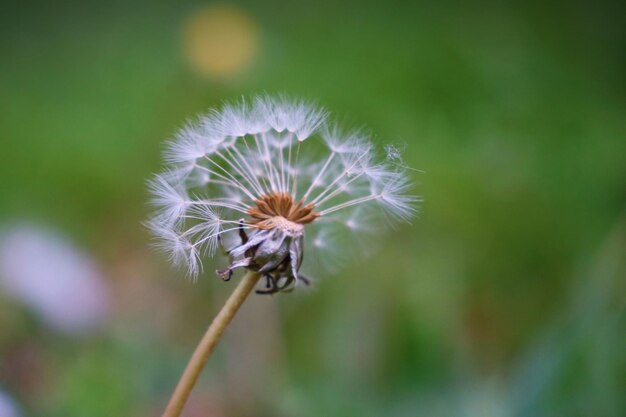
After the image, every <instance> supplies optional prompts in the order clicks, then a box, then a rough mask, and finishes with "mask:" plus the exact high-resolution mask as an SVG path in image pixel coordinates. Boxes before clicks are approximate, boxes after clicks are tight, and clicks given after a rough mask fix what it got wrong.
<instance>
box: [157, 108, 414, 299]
mask: <svg viewBox="0 0 626 417" xmlns="http://www.w3.org/2000/svg"><path fill="white" fill-rule="evenodd" d="M165 160H166V163H167V169H166V170H165V171H164V172H163V173H161V174H158V175H156V176H155V177H154V178H153V179H152V180H151V181H150V190H151V194H152V202H153V204H154V205H155V206H156V207H157V210H156V212H155V214H154V216H153V217H152V218H151V219H150V221H149V222H148V226H149V227H150V229H151V230H152V232H153V233H154V234H155V235H156V237H157V238H158V239H159V243H158V246H159V247H160V248H161V249H163V250H165V251H166V252H167V253H168V254H169V256H170V258H171V260H172V261H173V262H174V263H175V264H178V265H184V266H185V267H186V269H187V271H188V273H189V275H191V276H193V277H196V276H197V275H198V274H199V272H200V271H201V269H202V262H201V258H202V257H203V256H212V255H214V254H215V252H216V251H217V250H218V248H220V249H222V250H223V252H224V253H225V255H226V256H228V258H229V261H230V263H229V265H228V267H227V268H225V269H223V270H219V271H217V273H218V275H219V276H220V277H222V278H223V279H224V280H228V279H230V278H231V276H232V273H233V270H235V269H237V268H247V269H250V270H253V271H257V272H259V273H261V274H262V275H263V276H264V277H265V279H266V285H265V286H266V288H265V289H263V290H258V291H257V292H259V293H269V294H272V293H276V292H279V291H286V290H290V289H293V287H294V286H295V285H297V284H298V283H299V282H304V283H308V282H309V280H308V279H307V278H306V277H305V276H304V275H303V274H302V273H301V272H300V268H301V266H302V263H303V251H304V247H305V246H307V247H309V250H311V251H322V250H324V249H331V250H332V251H334V252H336V251H342V250H346V248H329V247H328V245H329V244H330V243H329V240H328V237H329V236H333V235H337V234H341V233H343V234H345V235H346V236H349V237H350V239H351V240H352V241H353V242H354V245H356V242H357V241H358V239H359V238H358V237H356V236H355V235H356V234H357V233H361V232H368V231H372V230H373V229H376V228H377V226H378V225H380V224H382V223H385V220H405V221H406V220H409V219H410V218H411V216H412V215H413V214H414V212H415V211H416V205H417V202H418V201H419V199H418V198H417V197H415V196H413V195H411V193H410V187H411V183H410V181H409V179H408V177H407V174H406V170H407V168H406V167H405V166H404V165H403V164H402V165H399V164H395V163H394V161H393V160H391V161H390V160H387V161H385V160H383V161H378V160H377V159H376V152H375V149H374V146H373V145H372V144H371V142H370V140H369V139H368V138H367V137H366V136H365V135H364V134H362V133H360V132H351V133H347V134H343V133H342V132H341V131H340V130H339V129H338V128H337V127H336V126H334V125H330V124H329V123H328V122H327V113H326V112H325V111H324V110H321V109H319V108H317V107H315V106H313V105H310V104H308V103H306V102H303V101H296V100H290V99H287V98H284V97H271V96H261V97H257V98H254V99H253V100H251V101H250V102H246V101H241V102H239V103H236V104H230V105H225V106H224V107H223V108H222V109H221V110H213V111H211V112H210V113H209V114H207V115H205V116H201V117H200V118H199V119H198V120H197V121H196V122H194V123H189V124H187V126H185V127H184V128H183V129H181V130H180V131H179V132H178V134H177V135H176V137H175V139H174V140H173V141H172V142H171V143H170V145H169V147H168V149H167V151H166V153H165ZM305 236H306V237H307V242H306V244H305V242H304V240H305ZM354 245H352V246H354ZM329 263H331V262H329Z"/></svg>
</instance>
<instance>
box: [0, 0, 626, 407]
mask: <svg viewBox="0 0 626 417" xmlns="http://www.w3.org/2000/svg"><path fill="white" fill-rule="evenodd" d="M206 7H212V9H210V10H215V8H218V9H217V10H219V7H228V8H230V9H229V10H235V13H239V14H240V15H242V16H244V17H245V18H246V19H249V20H250V21H251V22H252V23H253V25H254V26H255V27H256V28H257V32H255V35H254V36H256V37H257V38H255V41H256V45H257V47H256V49H255V54H254V56H253V58H252V60H251V61H250V62H249V63H247V64H246V65H241V67H240V68H237V71H236V72H232V73H230V72H229V73H227V74H219V75H215V74H208V73H201V71H200V72H199V71H197V70H194V68H193V67H191V66H190V64H189V58H188V56H186V55H185V49H184V47H183V46H184V39H185V38H184V36H183V33H184V29H183V28H184V27H185V24H186V22H188V21H189V20H188V19H190V18H192V17H193V16H194V15H196V14H197V13H199V12H200V11H202V10H205V8H206ZM2 9H3V12H2V13H0V145H1V146H0V226H2V225H11V224H13V223H15V222H19V221H28V222H34V223H36V224H41V225H45V227H50V228H54V229H55V230H58V231H60V232H62V233H64V234H65V235H66V236H68V238H69V239H71V240H72V241H73V242H75V244H76V245H78V246H79V247H81V248H82V249H83V250H85V251H88V252H89V253H90V254H91V256H93V257H94V259H96V261H97V262H98V264H99V265H101V268H102V269H103V271H104V272H105V274H106V277H107V285H108V287H109V289H110V291H111V293H112V294H113V297H112V298H111V299H112V306H113V307H112V311H113V313H112V314H111V317H110V319H109V321H108V322H107V324H106V326H104V327H103V328H100V329H98V330H97V331H94V332H93V333H92V334H90V335H88V336H84V337H80V338H73V337H68V336H66V335H62V334H58V333H55V332H54V331H52V330H50V329H48V328H46V326H44V325H43V324H42V323H41V322H40V321H38V319H37V318H36V317H34V316H33V315H32V314H31V313H30V312H29V311H28V310H27V309H26V308H24V307H23V306H21V305H20V303H19V302H16V301H14V300H10V299H8V298H7V297H3V296H2V294H0V315H1V316H3V318H2V319H0V323H2V325H1V326H0V388H2V389H3V390H5V391H6V392H8V393H10V394H11V395H12V396H13V398H14V399H15V401H16V402H17V403H18V404H19V406H20V408H21V409H22V410H23V414H24V415H25V416H27V415H33V416H65V417H71V416H86V415H89V416H113V415H118V416H122V415H123V416H148V415H158V414H159V413H160V411H161V409H162V407H163V405H164V403H165V402H166V400H167V398H168V395H169V394H170V392H171V389H172V388H173V385H174V383H175V381H176V380H177V378H178V376H179V374H180V372H181V370H182V368H183V367H184V364H185V363H186V360H187V358H188V355H189V354H190V352H191V350H192V349H193V347H194V346H195V343H196V342H197V340H198V339H199V337H200V335H201V333H202V331H203V329H204V327H205V326H206V325H207V323H208V322H209V321H210V319H211V317H212V316H213V314H214V312H215V311H216V310H217V309H218V308H219V306H220V304H221V302H222V300H223V299H224V297H225V296H226V294H227V293H228V291H230V289H231V286H232V285H228V284H224V283H222V282H220V281H219V280H217V279H215V277H214V276H213V275H212V274H211V273H207V274H205V276H203V277H202V278H201V279H200V280H199V282H198V283H197V284H192V283H190V282H189V281H186V280H184V279H182V277H179V275H181V274H180V271H175V270H172V269H171V268H170V267H169V266H168V265H167V264H166V262H165V260H164V259H162V257H160V256H159V255H157V254H154V253H152V252H151V251H150V249H149V248H148V242H149V238H150V237H149V235H148V234H147V232H146V231H145V230H144V229H143V228H142V227H141V221H142V220H144V219H145V218H146V216H147V212H148V207H147V205H146V201H147V199H148V195H147V192H146V187H145V182H146V180H147V178H149V176H150V175H151V173H153V172H155V171H157V170H159V169H160V166H161V160H160V154H161V151H162V150H163V145H164V141H165V140H166V139H168V138H169V137H170V136H171V135H172V134H173V133H174V132H175V130H176V129H177V128H178V127H180V126H181V125H182V124H183V122H184V121H185V120H186V119H187V118H189V117H191V116H193V115H195V114H197V113H200V112H203V111H206V110H207V109H209V108H211V107H213V106H217V105H219V104H220V103H221V102H222V101H223V100H224V99H233V98H236V97H239V96H241V95H246V96H249V95H251V94H254V93H259V92H270V93H275V92H284V93H288V94H289V95H292V96H296V97H304V98H310V99H314V100H316V101H317V102H319V103H320V104H322V105H324V106H325V107H326V108H328V109H330V110H331V111H332V113H333V115H334V117H336V119H337V120H340V121H342V122H343V123H345V124H347V125H348V126H355V127H360V126H366V127H367V128H368V129H370V130H371V131H372V132H374V137H375V140H376V141H378V142H380V143H386V142H391V143H395V144H397V145H399V146H401V147H403V148H404V149H405V152H404V157H405V161H406V163H407V164H408V165H410V166H412V167H416V168H419V169H421V170H423V171H424V172H423V173H417V172H416V173H415V181H416V183H417V187H416V192H417V193H419V194H421V195H422V196H423V197H424V199H425V202H424V203H423V205H422V210H421V215H420V217H419V218H418V219H416V220H415V221H414V222H413V225H412V226H410V227H405V226H403V227H401V228H398V229H396V230H393V231H391V232H390V233H389V234H388V235H387V236H383V237H381V238H380V239H381V241H382V243H383V245H381V246H382V247H383V249H382V250H381V251H380V252H378V253H377V254H376V255H374V256H372V257H370V258H368V259H362V260H358V262H353V263H351V264H350V265H349V266H348V267H346V268H345V269H344V270H343V271H342V273H341V274H340V276H338V277H336V278H332V279H330V278H329V279H322V280H320V281H319V282H318V285H317V286H316V288H315V290H314V291H311V292H305V293H299V294H292V295H279V296H276V297H273V298H261V297H257V298H255V299H253V300H251V301H250V303H249V304H248V305H246V306H245V308H244V310H243V311H242V314H241V315H240V316H238V318H237V320H236V323H235V325H234V327H233V329H232V331H231V332H230V334H228V335H227V337H226V339H225V342H224V344H223V345H221V347H220V348H219V349H218V351H217V355H216V357H215V358H214V359H213V360H212V361H211V363H210V364H209V366H208V368H207V369H206V371H205V373H204V374H203V377H202V379H201V382H200V385H199V387H198V388H197V389H196V391H195V393H194V396H193V397H192V402H191V404H190V407H189V409H188V413H187V415H188V416H209V415H210V416H213V415H214V416H221V415H229V416H233V415H242V416H243V415H247V416H250V415H257V416H269V415H272V416H276V415H284V416H321V415H327V416H337V417H338V416H356V415H360V416H378V415H385V416H591V415H593V416H607V417H609V416H618V415H623V414H624V413H625V412H626V403H625V400H624V397H623V386H624V374H625V372H626V363H625V360H624V355H623V350H624V349H623V348H624V340H623V334H624V297H623V294H624V279H623V278H624V276H626V274H625V272H626V265H625V264H624V259H625V257H624V255H625V254H626V215H625V212H624V209H625V203H626V163H625V162H624V161H625V157H626V122H625V120H626V118H625V110H626V108H625V107H626V106H625V105H626V97H625V92H626V91H625V88H626V85H625V82H624V74H625V73H626V60H625V59H624V51H625V50H626V29H625V28H626V25H624V6H623V5H622V4H620V2H597V3H593V4H592V3H587V2H578V1H575V2H566V1H562V2H519V3H518V4H514V3H506V4H504V3H496V2H493V3H491V2H487V1H482V2H465V3H462V2H459V3H456V2H451V1H443V2H395V3H394V2H374V1H369V2H368V1H364V2H361V1H359V2H357V1H346V2H341V3H339V2H331V1H325V0H323V1H319V2H301V3H300V2H279V1H263V2H252V1H250V2H238V3H221V4H220V5H212V4H211V3H205V2H179V3H175V2H172V3H170V2H164V1H145V0H144V1H141V0H140V1H135V2H123V1H111V2H78V1H76V2H69V1H64V2H21V3H13V4H6V5H3V7H2ZM227 52H228V51H227ZM227 52H226V53H227ZM207 53H210V51H209V52H207ZM206 269H207V270H208V271H211V270H212V269H213V268H212V265H211V264H209V265H208V266H207V268H206Z"/></svg>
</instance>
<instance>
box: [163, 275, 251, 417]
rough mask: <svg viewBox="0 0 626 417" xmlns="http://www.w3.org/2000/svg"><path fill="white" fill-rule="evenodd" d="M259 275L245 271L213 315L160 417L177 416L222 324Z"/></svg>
mask: <svg viewBox="0 0 626 417" xmlns="http://www.w3.org/2000/svg"><path fill="white" fill-rule="evenodd" d="M260 277H261V275H260V274H259V273H258V272H254V271H248V273H247V274H246V275H245V276H244V277H243V278H242V279H241V281H240V282H239V285H237V288H235V290H234V291H233V293H232V294H231V295H230V297H229V298H228V300H226V303H225V304H224V307H222V309H221V310H220V312H219V313H218V314H217V316H215V318H214V319H213V322H212V323H211V325H210V326H209V328H208V329H207V331H206V333H205V334H204V337H203V338H202V340H201V341H200V344H199V345H198V347H197V348H196V350H195V352H194V353H193V355H192V356H191V359H190V360H189V363H188V364H187V368H185V372H183V376H182V377H181V378H180V381H178V385H176V389H175V390H174V393H173V394H172V397H171V398H170V401H169V403H168V404H167V408H166V409H165V412H164V413H163V417H179V416H180V414H181V412H182V411H183V407H184V406H185V403H186V402H187V399H188V398H189V394H191V390H192V389H193V387H194V385H195V384H196V381H197V380H198V377H199V376H200V372H202V368H204V365H205V364H206V362H207V360H208V359H209V356H210V355H211V353H212V352H213V350H214V349H215V346H217V343H218V342H219V341H220V339H221V337H222V333H224V330H225V329H226V327H227V326H228V325H229V324H230V322H231V320H232V319H233V317H235V314H236V313H237V311H238V310H239V307H241V305H242V304H243V302H244V301H245V299H246V298H247V297H248V295H249V294H250V293H251V292H252V290H253V289H254V287H255V285H256V283H257V282H258V280H259V278H260Z"/></svg>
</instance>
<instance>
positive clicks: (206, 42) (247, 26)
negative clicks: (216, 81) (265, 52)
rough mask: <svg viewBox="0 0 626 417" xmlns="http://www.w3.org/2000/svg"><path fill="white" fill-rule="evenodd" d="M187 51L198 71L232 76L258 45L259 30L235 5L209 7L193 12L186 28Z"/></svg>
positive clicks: (245, 65) (189, 58) (239, 70)
mask: <svg viewBox="0 0 626 417" xmlns="http://www.w3.org/2000/svg"><path fill="white" fill-rule="evenodd" d="M183 35H184V37H183V42H184V45H183V47H184V52H185V55H186V58H187V60H188V62H189V64H190V65H191V66H192V68H193V69H194V70H195V71H197V72H198V73H199V74H201V75H204V76H208V77H215V78H230V77H231V76H233V75H235V74H236V73H238V72H241V71H242V70H244V69H245V68H246V67H247V66H248V65H249V64H250V62H251V60H252V58H253V57H254V55H255V54H256V52H257V50H258V48H259V29H258V27H257V25H256V24H255V22H254V21H253V20H252V19H251V18H250V16H249V15H248V14H247V13H246V12H245V11H244V10H242V9H241V8H238V7H235V6H225V5H221V6H209V7H207V8H204V9H201V10H199V11H198V12H196V13H195V14H194V15H192V16H191V17H190V18H189V20H188V21H187V22H186V24H185V27H184V34H183Z"/></svg>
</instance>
